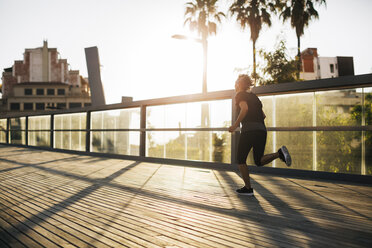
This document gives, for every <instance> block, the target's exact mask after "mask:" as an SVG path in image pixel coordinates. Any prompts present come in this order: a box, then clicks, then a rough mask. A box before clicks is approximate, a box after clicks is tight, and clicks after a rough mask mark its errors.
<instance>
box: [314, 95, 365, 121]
mask: <svg viewBox="0 0 372 248" xmlns="http://www.w3.org/2000/svg"><path fill="white" fill-rule="evenodd" d="M315 94H316V111H317V112H316V124H317V126H353V125H361V119H360V118H359V119H358V118H356V114H355V112H356V111H357V108H358V107H357V105H361V103H362V95H363V94H362V89H348V90H332V91H324V92H316V93H315Z"/></svg>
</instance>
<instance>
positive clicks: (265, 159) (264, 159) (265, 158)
mask: <svg viewBox="0 0 372 248" xmlns="http://www.w3.org/2000/svg"><path fill="white" fill-rule="evenodd" d="M277 158H279V153H278V152H275V153H270V154H266V155H263V156H262V158H261V165H265V164H268V163H270V162H271V161H273V160H275V159H277ZM239 168H240V167H239Z"/></svg>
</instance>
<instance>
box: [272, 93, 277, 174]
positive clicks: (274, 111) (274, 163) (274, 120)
mask: <svg viewBox="0 0 372 248" xmlns="http://www.w3.org/2000/svg"><path fill="white" fill-rule="evenodd" d="M272 99H273V114H272V118H273V127H276V96H272ZM276 151H277V147H276V131H273V151H272V152H276ZM272 163H273V167H276V160H274V161H273V162H272Z"/></svg>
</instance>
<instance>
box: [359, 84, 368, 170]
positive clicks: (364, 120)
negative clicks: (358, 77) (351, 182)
mask: <svg viewBox="0 0 372 248" xmlns="http://www.w3.org/2000/svg"><path fill="white" fill-rule="evenodd" d="M364 100H365V93H364V88H363V89H362V123H361V124H362V126H363V127H364V126H365V125H366V116H365V114H366V112H365V101H364ZM365 135H366V134H365V131H362V140H361V142H362V154H361V156H362V159H361V160H362V161H361V169H360V173H361V174H362V175H366V173H367V170H366V136H365Z"/></svg>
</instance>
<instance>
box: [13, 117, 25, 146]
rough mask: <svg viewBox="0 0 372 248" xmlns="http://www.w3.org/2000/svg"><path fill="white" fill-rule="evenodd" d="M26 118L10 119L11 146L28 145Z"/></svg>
mask: <svg viewBox="0 0 372 248" xmlns="http://www.w3.org/2000/svg"><path fill="white" fill-rule="evenodd" d="M25 128H26V117H20V118H11V119H10V130H11V131H10V143H11V144H22V145H25V144H26V134H25V132H24V131H19V130H25Z"/></svg>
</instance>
